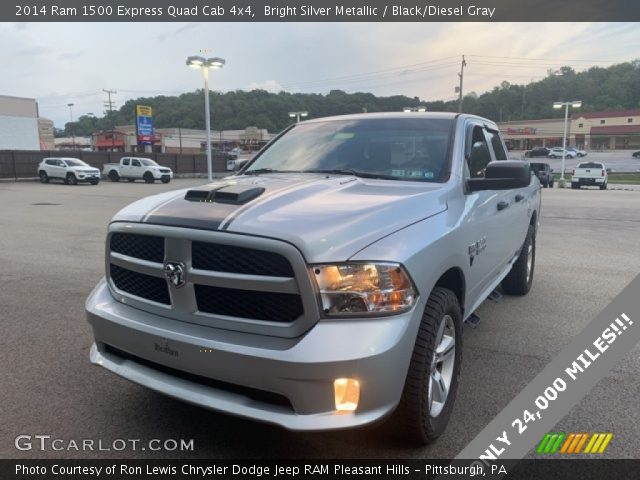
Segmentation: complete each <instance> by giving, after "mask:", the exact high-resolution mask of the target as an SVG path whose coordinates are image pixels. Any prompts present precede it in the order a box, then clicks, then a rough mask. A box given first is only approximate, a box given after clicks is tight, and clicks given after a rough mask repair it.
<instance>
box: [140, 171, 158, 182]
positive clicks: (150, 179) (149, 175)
mask: <svg viewBox="0 0 640 480" xmlns="http://www.w3.org/2000/svg"><path fill="white" fill-rule="evenodd" d="M142 179H143V180H144V181H145V182H146V183H153V181H154V180H155V178H153V174H152V173H151V172H145V173H144V175H143V176H142Z"/></svg>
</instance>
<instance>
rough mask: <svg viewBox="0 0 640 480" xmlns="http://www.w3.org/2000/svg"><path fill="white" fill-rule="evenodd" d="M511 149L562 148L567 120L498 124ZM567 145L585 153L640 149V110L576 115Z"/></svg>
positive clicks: (576, 113) (578, 113) (570, 126)
mask: <svg viewBox="0 0 640 480" xmlns="http://www.w3.org/2000/svg"><path fill="white" fill-rule="evenodd" d="M498 126H499V128H500V131H501V132H502V135H503V136H504V139H505V142H506V143H507V146H508V147H509V150H529V149H531V148H533V147H561V146H562V136H563V134H564V118H549V119H543V120H521V121H515V122H501V123H498ZM567 144H568V145H576V146H578V147H580V148H584V149H585V150H601V149H605V150H614V149H634V150H637V149H639V148H640V110H617V111H610V112H575V113H573V114H572V115H571V118H570V119H569V121H568V122H567Z"/></svg>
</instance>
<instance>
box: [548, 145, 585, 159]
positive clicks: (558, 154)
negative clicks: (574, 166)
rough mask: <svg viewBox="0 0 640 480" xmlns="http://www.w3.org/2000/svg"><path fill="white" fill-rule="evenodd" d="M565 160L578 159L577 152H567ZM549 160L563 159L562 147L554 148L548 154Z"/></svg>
mask: <svg viewBox="0 0 640 480" xmlns="http://www.w3.org/2000/svg"><path fill="white" fill-rule="evenodd" d="M564 152H565V154H564V158H576V157H577V156H578V153H577V152H576V151H575V150H565V151H564ZM547 157H549V158H562V147H554V148H552V149H551V150H549V153H548V154H547Z"/></svg>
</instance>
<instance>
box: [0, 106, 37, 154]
mask: <svg viewBox="0 0 640 480" xmlns="http://www.w3.org/2000/svg"><path fill="white" fill-rule="evenodd" d="M0 150H40V134H39V130H38V104H37V103H36V101H35V99H33V98H21V97H10V96H7V95H0Z"/></svg>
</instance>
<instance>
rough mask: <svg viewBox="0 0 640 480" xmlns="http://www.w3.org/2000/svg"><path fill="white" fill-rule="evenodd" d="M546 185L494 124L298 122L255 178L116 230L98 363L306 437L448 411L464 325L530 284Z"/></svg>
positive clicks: (374, 117) (92, 301)
mask: <svg viewBox="0 0 640 480" xmlns="http://www.w3.org/2000/svg"><path fill="white" fill-rule="evenodd" d="M539 211H540V183H539V181H538V179H537V178H536V177H535V176H532V175H531V173H530V167H529V164H528V163H527V162H521V161H513V160H507V153H506V149H505V146H504V143H503V141H502V139H501V138H500V134H499V133H498V128H497V127H496V125H495V124H494V123H493V122H491V121H488V120H486V119H483V118H479V117H475V116H470V115H456V114H450V113H410V114H407V113H397V114H395V113H386V114H363V115H351V116H340V117H332V118H322V119H316V120H310V121H306V122H301V123H298V124H296V125H293V126H292V127H290V128H289V129H288V130H286V131H285V132H284V133H283V134H282V135H280V136H279V137H278V138H276V139H275V140H274V141H273V142H271V143H270V144H269V145H268V146H267V147H266V148H265V149H264V150H263V151H262V152H260V153H259V154H258V155H257V156H256V157H255V158H254V159H253V160H252V161H251V162H250V163H249V164H248V165H247V166H246V167H245V168H244V169H243V170H242V171H240V172H238V173H237V174H236V175H234V176H231V177H226V178H223V179H220V180H216V181H215V182H213V183H210V184H207V185H203V186H202V187H199V188H194V189H188V190H181V191H175V192H170V193H163V194H160V195H155V196H152V197H149V198H146V199H143V200H139V201H137V202H135V203H133V204H131V205H129V206H128V207H126V208H124V209H123V210H121V211H120V212H119V213H118V214H117V215H116V216H115V217H114V218H113V220H112V222H111V223H110V225H109V231H108V235H107V239H106V260H105V267H106V276H105V279H103V280H102V281H101V282H100V283H99V284H98V286H97V287H96V288H95V289H94V291H93V292H92V293H91V296H90V297H89V298H88V300H87V303H86V310H87V316H88V321H89V323H90V324H91V326H92V328H93V333H94V336H95V344H94V345H93V346H92V348H91V354H90V356H91V361H92V362H93V363H94V364H96V365H99V366H101V367H104V368H106V369H108V370H110V371H112V372H114V373H116V374H118V375H120V376H122V377H125V378H127V379H129V380H132V381H134V382H137V383H139V384H141V385H144V386H146V387H149V388H152V389H154V390H157V391H160V392H163V393H165V394H167V395H170V396H173V397H176V398H179V399H182V400H185V401H188V402H192V403H195V404H198V405H202V406H204V407H208V408H211V409H215V410H218V411H222V412H227V413H230V414H234V415H240V416H243V417H248V418H253V419H256V420H260V421H264V422H270V423H274V424H278V425H281V426H284V427H286V428H289V429H292V430H328V429H339V428H346V427H356V426H360V425H365V424H368V423H371V422H375V421H377V420H380V419H382V418H383V417H386V416H387V415H389V414H393V415H394V416H395V417H394V418H396V419H398V423H400V424H401V425H403V433H404V434H405V435H409V436H411V438H413V439H414V440H416V441H418V442H429V441H432V440H433V439H435V438H436V437H438V435H440V434H441V433H442V432H443V431H444V429H445V426H446V424H447V422H448V420H449V417H450V415H451V411H452V407H453V403H454V399H455V396H456V390H457V387H458V378H459V372H460V364H461V359H462V356H461V354H462V324H463V321H464V320H465V319H466V318H467V317H468V316H469V315H471V314H472V313H473V312H474V310H476V308H477V307H478V306H479V305H480V304H481V303H482V302H483V301H484V300H485V299H486V298H487V296H488V295H489V294H490V293H491V292H492V291H493V290H494V289H495V288H496V287H498V286H499V285H500V284H502V289H503V291H504V292H506V293H509V294H516V295H523V294H526V293H527V292H528V291H529V289H530V287H531V283H532V279H533V271H534V261H535V245H536V243H535V242H536V226H537V223H538V220H537V219H538V214H539Z"/></svg>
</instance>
